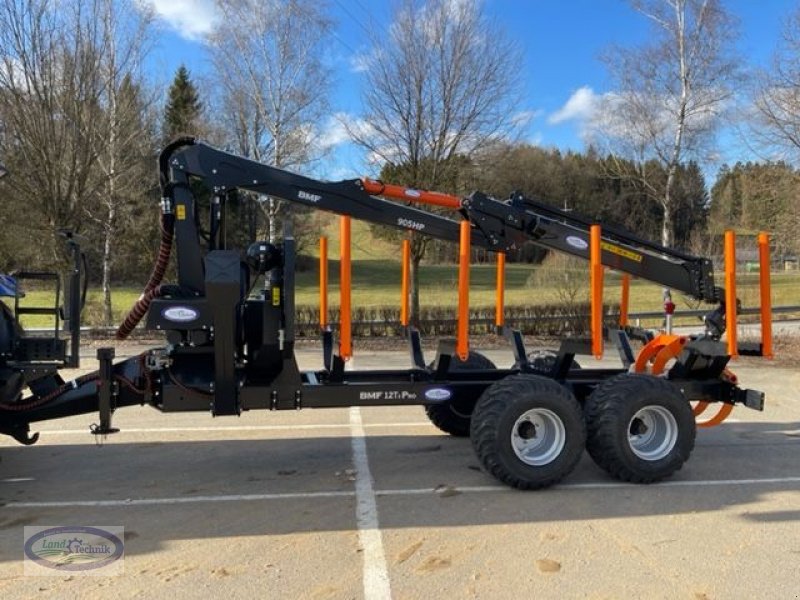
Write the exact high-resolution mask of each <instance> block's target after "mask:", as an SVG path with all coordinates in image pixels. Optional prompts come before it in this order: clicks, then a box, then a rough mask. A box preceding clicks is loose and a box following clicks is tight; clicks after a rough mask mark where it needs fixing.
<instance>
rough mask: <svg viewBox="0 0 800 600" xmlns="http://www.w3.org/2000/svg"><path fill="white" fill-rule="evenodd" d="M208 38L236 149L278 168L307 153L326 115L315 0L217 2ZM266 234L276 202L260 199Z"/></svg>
mask: <svg viewBox="0 0 800 600" xmlns="http://www.w3.org/2000/svg"><path fill="white" fill-rule="evenodd" d="M217 5H218V7H219V9H220V12H221V13H222V15H223V18H222V19H220V24H219V26H218V27H217V29H216V30H215V31H214V33H213V34H212V35H211V37H210V40H209V41H210V43H211V56H212V60H213V63H214V66H215V69H216V72H217V75H218V79H217V81H218V82H219V84H220V86H221V96H222V104H223V106H224V109H223V110H224V112H226V113H227V119H228V122H229V123H231V124H232V125H233V126H234V132H235V133H234V141H235V143H236V144H237V146H238V147H237V151H238V152H240V153H242V154H245V155H246V156H249V157H251V158H253V159H255V160H257V161H261V162H267V163H269V164H271V165H273V166H276V167H280V168H294V169H298V168H302V167H303V166H305V165H307V164H308V163H309V162H310V161H311V160H312V159H313V149H314V136H313V132H314V130H315V128H316V127H317V126H318V125H319V123H320V122H321V120H322V118H323V117H324V116H325V114H326V110H327V107H328V102H327V96H328V93H329V89H328V88H329V81H330V75H329V71H328V69H327V67H326V66H325V63H324V52H325V50H326V46H325V43H326V40H328V39H329V35H328V34H329V32H330V28H331V24H330V21H329V20H328V18H327V16H326V14H325V10H326V5H325V3H324V2H320V1H319V0H217ZM266 206H267V209H266V217H267V222H268V228H269V233H268V237H269V240H270V241H271V242H275V241H276V240H277V238H278V234H279V228H278V216H279V211H280V208H281V206H280V203H279V201H278V200H277V199H276V198H269V199H268V200H267V204H266Z"/></svg>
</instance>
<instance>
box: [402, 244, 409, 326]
mask: <svg viewBox="0 0 800 600" xmlns="http://www.w3.org/2000/svg"><path fill="white" fill-rule="evenodd" d="M402 261H403V264H402V265H401V273H402V275H401V284H400V324H401V325H402V326H403V327H408V284H409V277H410V274H411V240H403V258H402Z"/></svg>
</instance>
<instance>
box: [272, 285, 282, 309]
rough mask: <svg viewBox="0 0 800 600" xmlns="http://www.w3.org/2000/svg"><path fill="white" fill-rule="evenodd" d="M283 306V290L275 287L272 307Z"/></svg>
mask: <svg viewBox="0 0 800 600" xmlns="http://www.w3.org/2000/svg"><path fill="white" fill-rule="evenodd" d="M280 305H281V288H279V287H274V288H272V306H280Z"/></svg>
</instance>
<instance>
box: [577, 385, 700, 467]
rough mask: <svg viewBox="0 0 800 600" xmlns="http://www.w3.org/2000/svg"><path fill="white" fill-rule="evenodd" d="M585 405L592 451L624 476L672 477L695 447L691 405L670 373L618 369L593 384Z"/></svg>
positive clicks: (599, 461)
mask: <svg viewBox="0 0 800 600" xmlns="http://www.w3.org/2000/svg"><path fill="white" fill-rule="evenodd" d="M584 410H585V413H586V422H587V431H588V439H587V442H586V448H587V450H588V451H589V455H590V456H591V457H592V459H593V460H594V462H595V463H597V464H598V465H599V466H600V467H602V468H603V469H605V470H606V471H607V472H608V473H609V474H610V475H611V476H612V477H615V478H616V479H619V480H621V481H628V482H631V483H653V482H655V481H660V480H662V479H664V478H665V477H669V476H670V475H672V474H673V473H674V472H675V471H677V470H678V469H680V468H681V467H682V466H683V463H685V462H686V461H687V460H689V456H690V455H691V453H692V449H693V448H694V440H695V435H696V433H697V427H696V425H695V420H694V415H693V414H692V409H691V407H690V406H689V402H688V401H687V400H686V398H685V396H684V395H683V393H682V392H681V390H680V389H679V388H678V387H677V386H676V385H674V384H673V383H671V382H670V381H668V380H666V379H661V378H659V377H653V376H652V375H644V374H637V373H624V374H622V375H617V376H616V377H613V378H611V379H609V380H607V381H605V382H603V383H602V384H600V385H599V386H597V388H595V390H594V392H592V394H591V395H590V396H589V398H588V399H587V401H586V405H585V407H584Z"/></svg>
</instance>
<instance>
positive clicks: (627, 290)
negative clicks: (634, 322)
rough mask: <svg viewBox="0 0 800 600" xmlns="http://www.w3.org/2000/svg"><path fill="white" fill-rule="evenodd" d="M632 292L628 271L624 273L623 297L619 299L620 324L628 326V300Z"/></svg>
mask: <svg viewBox="0 0 800 600" xmlns="http://www.w3.org/2000/svg"><path fill="white" fill-rule="evenodd" d="M630 294H631V276H630V275H628V274H627V273H625V274H623V275H622V297H621V298H620V301H619V326H620V327H627V326H628V302H629V300H630Z"/></svg>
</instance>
